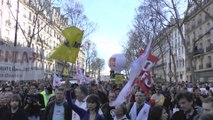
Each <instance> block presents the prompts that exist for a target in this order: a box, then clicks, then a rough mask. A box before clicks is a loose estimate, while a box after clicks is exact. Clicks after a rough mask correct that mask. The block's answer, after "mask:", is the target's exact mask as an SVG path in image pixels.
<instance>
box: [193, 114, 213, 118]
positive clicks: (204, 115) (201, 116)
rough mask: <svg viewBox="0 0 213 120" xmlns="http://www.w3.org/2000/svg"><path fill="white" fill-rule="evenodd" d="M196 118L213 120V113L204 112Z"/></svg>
mask: <svg viewBox="0 0 213 120" xmlns="http://www.w3.org/2000/svg"><path fill="white" fill-rule="evenodd" d="M194 120H213V115H212V114H208V113H202V114H201V115H199V116H197V117H196V118H195V119H194Z"/></svg>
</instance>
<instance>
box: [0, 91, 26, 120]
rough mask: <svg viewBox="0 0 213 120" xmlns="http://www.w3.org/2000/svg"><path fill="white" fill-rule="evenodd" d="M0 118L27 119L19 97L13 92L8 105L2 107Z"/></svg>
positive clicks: (5, 119)
mask: <svg viewBox="0 0 213 120" xmlns="http://www.w3.org/2000/svg"><path fill="white" fill-rule="evenodd" d="M0 120H28V118H27V115H26V113H25V112H24V110H22V109H21V97H20V96H19V95H17V94H13V95H12V97H11V99H10V101H9V107H5V108H4V109H2V112H1V115H0Z"/></svg>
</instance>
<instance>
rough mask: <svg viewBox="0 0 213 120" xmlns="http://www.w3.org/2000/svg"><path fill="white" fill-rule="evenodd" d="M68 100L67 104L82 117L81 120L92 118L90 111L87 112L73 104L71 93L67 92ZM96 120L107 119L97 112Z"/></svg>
mask: <svg viewBox="0 0 213 120" xmlns="http://www.w3.org/2000/svg"><path fill="white" fill-rule="evenodd" d="M66 98H67V102H68V104H69V106H70V107H71V109H72V110H74V111H75V112H76V113H77V114H78V115H79V116H80V118H81V120H89V117H90V113H89V111H88V110H87V111H86V110H84V109H82V108H80V107H78V106H77V105H75V104H74V103H73V102H72V98H71V92H70V91H67V93H66ZM95 120H105V119H104V117H103V116H102V115H99V114H98V111H97V112H96V117H95Z"/></svg>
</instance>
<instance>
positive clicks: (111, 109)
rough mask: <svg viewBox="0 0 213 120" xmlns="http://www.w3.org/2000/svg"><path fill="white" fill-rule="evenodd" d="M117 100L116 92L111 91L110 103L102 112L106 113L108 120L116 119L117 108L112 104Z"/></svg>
mask: <svg viewBox="0 0 213 120" xmlns="http://www.w3.org/2000/svg"><path fill="white" fill-rule="evenodd" d="M115 99H116V95H115V92H114V91H109V94H108V100H109V102H107V103H105V104H103V105H102V107H101V110H102V111H103V113H104V116H105V119H106V120H113V118H114V117H115V113H114V111H115V107H114V106H113V105H112V102H113V101H114V100H115Z"/></svg>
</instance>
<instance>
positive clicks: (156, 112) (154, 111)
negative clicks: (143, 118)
mask: <svg viewBox="0 0 213 120" xmlns="http://www.w3.org/2000/svg"><path fill="white" fill-rule="evenodd" d="M163 109H164V108H163V107H161V106H153V107H151V109H150V110H149V115H148V120H161V116H162V113H163Z"/></svg>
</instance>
